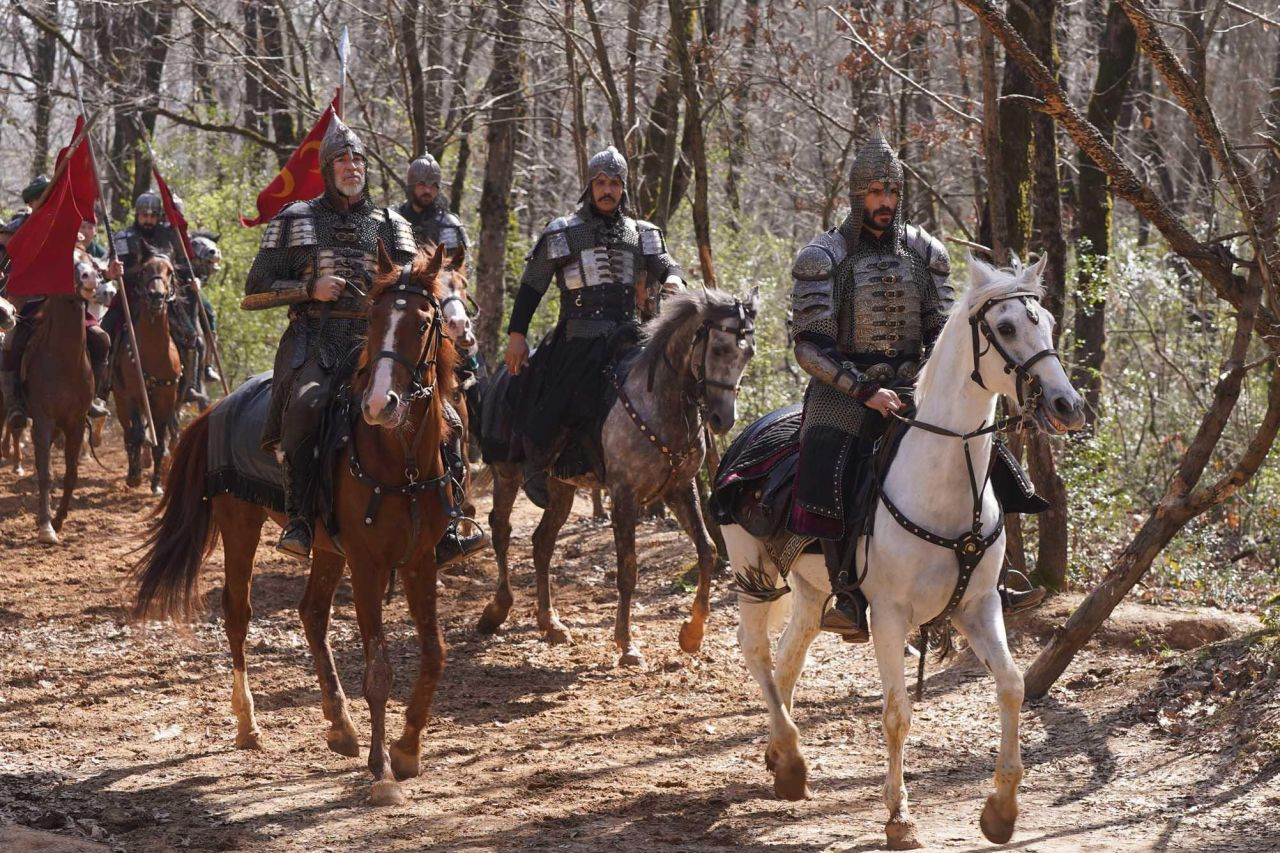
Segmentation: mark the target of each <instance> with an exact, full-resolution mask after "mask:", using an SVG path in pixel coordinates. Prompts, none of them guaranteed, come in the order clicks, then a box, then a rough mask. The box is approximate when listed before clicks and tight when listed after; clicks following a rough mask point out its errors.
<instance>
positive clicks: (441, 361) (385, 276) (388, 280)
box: [357, 249, 458, 436]
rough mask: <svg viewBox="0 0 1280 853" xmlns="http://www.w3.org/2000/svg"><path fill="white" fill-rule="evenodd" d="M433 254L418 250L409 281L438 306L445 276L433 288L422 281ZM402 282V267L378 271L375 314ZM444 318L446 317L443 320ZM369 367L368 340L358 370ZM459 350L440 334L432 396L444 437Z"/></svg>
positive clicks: (371, 294)
mask: <svg viewBox="0 0 1280 853" xmlns="http://www.w3.org/2000/svg"><path fill="white" fill-rule="evenodd" d="M432 254H433V253H432V252H427V251H426V250H425V249H419V250H418V254H417V255H416V256H414V259H413V260H412V261H410V262H409V263H411V264H412V265H413V266H412V267H411V268H410V271H409V280H410V281H411V282H413V283H414V284H416V285H418V286H420V287H422V288H423V289H424V290H428V291H429V292H430V293H431V294H432V295H434V296H435V298H436V300H437V304H438V303H439V300H441V299H443V298H444V297H445V296H447V295H448V294H446V293H445V292H444V290H445V288H444V284H443V283H442V281H441V278H442V276H440V275H439V274H437V275H436V277H435V278H434V279H432V280H431V282H430V287H427V286H425V284H424V282H423V278H424V277H425V276H426V274H427V266H428V265H429V264H430V263H431V257H432ZM399 282H400V267H395V268H393V269H392V270H391V271H390V272H385V273H384V272H375V273H374V275H373V284H372V286H371V287H370V288H369V310H370V312H372V311H373V303H374V302H376V301H377V299H378V298H379V297H380V296H382V295H383V294H384V293H386V292H387V291H388V290H390V289H391V288H392V287H395V286H396V285H397V284H399ZM441 319H443V318H441ZM368 364H369V342H368V340H366V341H365V345H364V350H363V351H362V352H361V353H360V361H359V364H358V368H357V369H358V370H360V371H364V370H365V368H366V367H367V366H368ZM457 366H458V351H457V350H456V349H455V348H454V346H453V341H451V340H450V339H449V336H448V335H446V334H443V333H442V334H441V335H440V343H439V346H438V348H437V350H436V377H435V379H436V393H435V394H434V395H433V397H434V399H433V400H432V404H431V405H432V408H431V412H432V414H433V416H434V417H435V418H436V419H437V420H438V421H439V423H438V424H437V428H438V430H439V433H440V435H441V436H444V435H446V434H447V433H448V428H447V426H446V424H445V421H444V403H443V398H445V397H452V396H453V393H454V391H455V390H456V389H457V385H458V375H457V370H456V368H457Z"/></svg>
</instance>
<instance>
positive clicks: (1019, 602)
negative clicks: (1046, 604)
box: [999, 570, 1048, 613]
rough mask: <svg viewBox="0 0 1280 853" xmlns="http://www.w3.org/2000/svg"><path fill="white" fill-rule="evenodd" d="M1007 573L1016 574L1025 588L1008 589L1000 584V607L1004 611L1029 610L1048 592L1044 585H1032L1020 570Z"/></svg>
mask: <svg viewBox="0 0 1280 853" xmlns="http://www.w3.org/2000/svg"><path fill="white" fill-rule="evenodd" d="M1009 575H1017V577H1018V579H1019V580H1020V581H1021V583H1022V585H1023V586H1025V587H1026V589H1009V587H1008V586H1006V585H1005V584H1004V583H1001V584H1000V590H999V591H1000V607H1001V608H1002V609H1003V610H1004V612H1005V613H1018V612H1020V611H1022V610H1030V609H1031V608H1033V607H1038V606H1039V605H1040V602H1042V601H1044V597H1045V595H1046V594H1047V593H1048V591H1047V590H1046V589H1045V588H1044V587H1042V586H1032V584H1031V580H1030V579H1029V578H1028V577H1027V576H1026V575H1024V574H1023V573H1022V572H1019V571H1014V570H1010V571H1009Z"/></svg>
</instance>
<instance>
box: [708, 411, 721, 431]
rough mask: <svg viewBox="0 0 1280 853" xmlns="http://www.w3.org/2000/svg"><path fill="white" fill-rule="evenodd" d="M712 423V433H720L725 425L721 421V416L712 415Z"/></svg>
mask: <svg viewBox="0 0 1280 853" xmlns="http://www.w3.org/2000/svg"><path fill="white" fill-rule="evenodd" d="M710 421H711V429H712V431H714V432H717V433H719V432H720V431H721V427H722V426H723V425H724V421H723V420H721V418H720V415H718V414H712V415H711V418H710Z"/></svg>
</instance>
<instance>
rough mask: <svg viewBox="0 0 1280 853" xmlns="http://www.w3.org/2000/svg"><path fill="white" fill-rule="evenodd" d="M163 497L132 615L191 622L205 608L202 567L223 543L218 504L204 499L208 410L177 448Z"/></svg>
mask: <svg viewBox="0 0 1280 853" xmlns="http://www.w3.org/2000/svg"><path fill="white" fill-rule="evenodd" d="M170 458H171V463H170V467H169V475H168V477H167V478H166V480H165V491H164V496H163V497H162V498H161V499H160V503H159V505H157V506H156V508H155V509H154V510H152V512H151V520H150V522H149V524H148V528H147V538H146V541H145V542H143V544H142V546H141V547H140V548H139V549H138V550H140V551H142V552H143V554H142V558H141V559H140V560H139V561H138V563H137V564H136V565H135V566H134V568H133V579H134V582H135V583H136V584H137V595H136V597H135V599H134V603H133V615H134V617H135V618H141V617H144V616H147V615H154V616H156V617H157V618H161V619H174V620H178V621H189V620H190V619H191V617H192V616H193V615H194V614H195V613H196V612H197V611H198V610H199V609H200V608H199V595H198V585H199V581H200V569H201V567H203V565H204V561H205V559H206V558H207V557H208V556H209V552H211V551H212V550H213V548H214V546H215V545H217V544H218V525H217V523H216V522H215V521H214V519H213V502H212V501H209V500H206V499H205V493H204V491H205V469H206V463H207V462H208V458H209V416H208V412H205V413H204V414H201V415H200V416H199V417H197V418H196V419H195V420H194V421H192V422H191V424H190V425H189V426H188V427H187V428H186V430H185V431H184V432H183V433H182V436H181V437H180V438H179V439H178V444H177V446H176V447H175V448H174V449H173V453H172V455H171V457H170Z"/></svg>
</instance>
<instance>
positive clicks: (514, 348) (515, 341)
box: [507, 332, 529, 376]
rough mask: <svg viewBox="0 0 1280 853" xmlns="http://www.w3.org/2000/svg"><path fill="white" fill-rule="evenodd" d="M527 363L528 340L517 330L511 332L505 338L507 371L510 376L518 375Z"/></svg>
mask: <svg viewBox="0 0 1280 853" xmlns="http://www.w3.org/2000/svg"><path fill="white" fill-rule="evenodd" d="M528 363H529V342H528V341H526V340H525V337H524V335H522V334H520V333H519V332H512V333H511V337H510V338H509V339H508V340H507V371H508V372H509V373H510V374H511V375H512V376H519V375H520V371H521V370H524V366H525V365H526V364H528Z"/></svg>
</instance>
